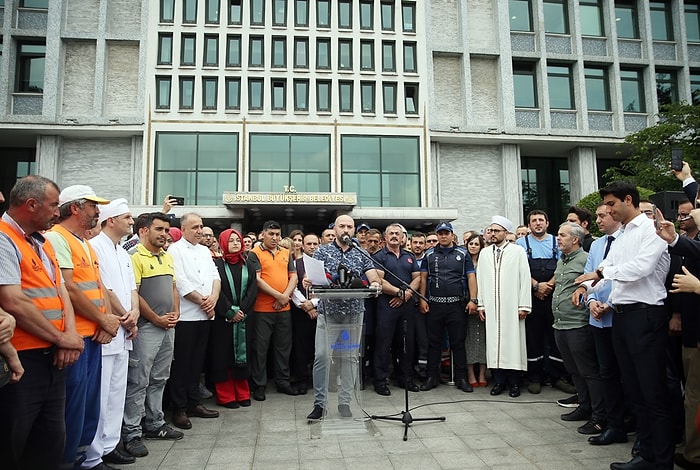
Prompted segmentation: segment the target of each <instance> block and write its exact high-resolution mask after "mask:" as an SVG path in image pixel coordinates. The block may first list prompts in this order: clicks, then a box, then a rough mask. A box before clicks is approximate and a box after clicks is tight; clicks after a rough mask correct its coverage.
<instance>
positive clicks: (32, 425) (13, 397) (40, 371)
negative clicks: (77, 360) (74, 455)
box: [0, 348, 66, 470]
mask: <svg viewBox="0 0 700 470" xmlns="http://www.w3.org/2000/svg"><path fill="white" fill-rule="evenodd" d="M53 358H54V349H53V348H51V349H32V350H28V351H20V352H19V359H20V361H21V362H22V366H23V367H24V376H22V379H21V380H20V381H19V382H17V383H16V384H8V385H6V386H4V387H3V388H0V456H2V457H1V461H2V465H1V466H2V468H4V469H8V470H10V469H12V470H14V469H28V470H31V469H35V468H36V469H39V468H40V469H47V470H51V469H56V468H58V467H59V465H60V463H61V458H62V457H63V447H64V445H65V439H66V424H65V411H66V371H65V369H64V370H58V369H57V368H56V367H54V366H53V364H52V362H53Z"/></svg>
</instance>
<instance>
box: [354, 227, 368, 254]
mask: <svg viewBox="0 0 700 470" xmlns="http://www.w3.org/2000/svg"><path fill="white" fill-rule="evenodd" d="M370 228H372V227H370V226H369V225H367V224H360V225H359V226H358V227H357V231H356V232H355V237H356V238H357V241H358V242H360V246H361V247H362V249H363V250H366V249H367V232H369V229H370Z"/></svg>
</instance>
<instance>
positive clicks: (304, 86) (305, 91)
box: [294, 79, 309, 111]
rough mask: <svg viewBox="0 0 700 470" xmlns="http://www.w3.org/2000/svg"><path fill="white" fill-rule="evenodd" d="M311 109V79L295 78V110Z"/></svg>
mask: <svg viewBox="0 0 700 470" xmlns="http://www.w3.org/2000/svg"><path fill="white" fill-rule="evenodd" d="M308 110H309V81H308V80H300V79H295V80H294V111H308Z"/></svg>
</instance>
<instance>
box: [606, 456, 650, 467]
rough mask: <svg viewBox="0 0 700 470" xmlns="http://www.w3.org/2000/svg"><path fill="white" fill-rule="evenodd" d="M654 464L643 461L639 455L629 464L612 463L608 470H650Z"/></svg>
mask: <svg viewBox="0 0 700 470" xmlns="http://www.w3.org/2000/svg"><path fill="white" fill-rule="evenodd" d="M654 468H655V466H654V462H649V461H648V460H644V458H643V457H642V456H641V455H637V456H636V457H634V458H632V460H630V461H629V462H613V463H611V464H610V470H652V469H654Z"/></svg>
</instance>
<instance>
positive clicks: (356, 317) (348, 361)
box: [304, 215, 380, 422]
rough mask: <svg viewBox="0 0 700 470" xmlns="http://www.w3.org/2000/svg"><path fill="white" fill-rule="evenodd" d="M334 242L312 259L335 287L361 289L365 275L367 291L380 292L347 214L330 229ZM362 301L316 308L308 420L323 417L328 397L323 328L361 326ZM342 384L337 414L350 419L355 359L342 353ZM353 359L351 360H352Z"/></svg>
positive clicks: (324, 303) (331, 301)
mask: <svg viewBox="0 0 700 470" xmlns="http://www.w3.org/2000/svg"><path fill="white" fill-rule="evenodd" d="M333 230H334V232H335V237H336V238H335V240H334V241H332V242H331V243H328V244H325V245H321V246H320V247H319V248H318V250H316V252H315V253H314V256H313V257H314V259H317V260H320V261H322V262H323V264H324V268H325V270H326V273H327V276H329V277H330V278H331V281H332V283H333V285H334V287H338V288H339V289H343V288H352V287H362V286H363V284H362V281H361V276H362V275H365V276H366V278H367V280H368V281H369V282H370V288H374V289H379V288H380V279H379V275H378V274H377V271H376V270H375V269H374V264H373V263H372V261H371V257H370V256H369V255H368V254H367V252H365V251H364V250H363V249H362V248H360V247H359V245H357V244H356V242H354V241H353V239H352V237H353V235H354V233H355V221H354V220H353V219H352V217H350V216H348V215H341V216H338V218H337V219H336V220H335V225H334V226H333ZM304 287H305V288H307V289H308V288H309V287H311V281H310V280H309V279H304ZM364 304H365V303H364V300H363V299H362V298H361V297H359V296H358V297H357V298H329V299H327V300H323V301H322V302H320V303H319V306H318V321H317V324H316V352H315V358H314V368H313V382H314V409H313V411H311V413H309V415H308V416H307V419H308V420H309V421H310V422H313V421H317V420H319V419H321V418H323V416H324V412H325V409H326V405H327V403H326V402H327V396H328V367H329V363H330V355H331V354H330V348H329V344H328V337H327V334H326V333H327V332H326V329H327V327H328V328H331V327H332V326H334V325H338V324H348V323H354V324H357V323H359V324H360V325H361V323H362V314H363V312H364V308H365V307H364ZM340 357H341V384H340V389H339V391H338V413H339V414H340V416H342V417H344V418H349V417H352V411H351V410H350V399H351V398H352V391H353V389H354V386H355V383H354V380H355V378H356V377H357V371H353V370H352V368H353V367H355V368H356V367H357V365H358V362H357V356H356V355H348V354H341V355H340ZM353 358H354V360H353Z"/></svg>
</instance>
